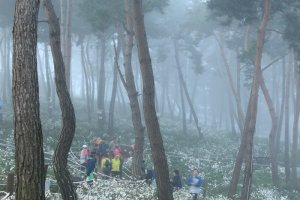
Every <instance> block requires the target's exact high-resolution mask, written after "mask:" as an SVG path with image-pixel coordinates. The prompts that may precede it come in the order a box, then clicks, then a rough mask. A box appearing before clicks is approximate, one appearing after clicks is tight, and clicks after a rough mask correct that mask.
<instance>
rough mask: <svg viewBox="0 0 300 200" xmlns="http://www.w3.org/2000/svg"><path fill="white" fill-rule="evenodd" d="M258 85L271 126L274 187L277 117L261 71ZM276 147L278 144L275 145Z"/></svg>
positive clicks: (276, 183) (276, 171)
mask: <svg viewBox="0 0 300 200" xmlns="http://www.w3.org/2000/svg"><path fill="white" fill-rule="evenodd" d="M260 87H261V90H262V92H263V94H264V97H265V100H266V103H267V106H268V109H269V113H270V116H271V120H272V128H271V131H270V134H269V148H270V157H271V171H272V181H273V184H274V186H275V187H276V188H278V187H279V176H278V161H277V154H276V133H277V129H278V119H277V115H276V112H275V107H274V104H273V101H272V99H271V96H270V94H269V91H268V89H267V86H266V83H265V80H264V77H263V74H262V73H261V77H260ZM277 147H278V146H277Z"/></svg>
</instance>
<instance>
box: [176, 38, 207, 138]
mask: <svg viewBox="0 0 300 200" xmlns="http://www.w3.org/2000/svg"><path fill="white" fill-rule="evenodd" d="M174 49H175V61H176V68H177V72H178V76H179V80H180V85H181V86H182V88H183V91H184V93H185V96H186V99H187V101H188V103H189V106H190V109H191V112H192V114H193V117H194V122H195V125H196V128H197V131H198V134H199V137H200V139H201V140H203V139H204V136H203V134H202V132H201V128H200V127H199V123H198V117H197V114H196V111H195V109H194V106H193V103H192V100H191V98H190V95H189V92H188V90H187V87H186V83H185V81H184V78H183V75H182V71H181V68H180V62H179V55H178V44H177V41H174Z"/></svg>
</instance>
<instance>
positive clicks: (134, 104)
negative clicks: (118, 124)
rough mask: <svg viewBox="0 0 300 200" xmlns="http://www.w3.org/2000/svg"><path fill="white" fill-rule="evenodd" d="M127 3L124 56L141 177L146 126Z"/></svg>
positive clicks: (126, 2) (136, 166)
mask: <svg viewBox="0 0 300 200" xmlns="http://www.w3.org/2000/svg"><path fill="white" fill-rule="evenodd" d="M124 5H125V17H126V23H125V27H126V36H125V42H124V45H125V46H124V49H123V56H124V68H125V79H126V87H125V89H126V91H127V94H128V98H129V102H130V108H131V118H132V124H133V128H134V132H135V141H134V143H135V151H134V152H133V163H132V173H133V176H135V177H137V178H140V177H141V176H142V162H143V152H144V140H145V139H144V138H145V136H144V130H145V128H144V126H143V123H142V117H141V111H140V105H139V101H138V92H137V91H136V86H135V82H134V80H135V79H134V75H133V70H132V64H131V60H132V47H133V36H134V32H133V19H132V17H133V16H132V14H131V13H132V6H133V5H132V1H131V0H124Z"/></svg>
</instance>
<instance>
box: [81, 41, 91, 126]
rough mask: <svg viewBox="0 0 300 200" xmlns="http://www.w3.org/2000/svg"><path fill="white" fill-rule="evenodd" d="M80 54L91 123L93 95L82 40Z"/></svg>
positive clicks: (88, 115)
mask: <svg viewBox="0 0 300 200" xmlns="http://www.w3.org/2000/svg"><path fill="white" fill-rule="evenodd" d="M80 54H81V65H82V69H83V73H84V80H85V88H86V90H85V93H86V106H87V117H88V122H89V123H90V124H91V122H92V116H91V99H90V98H91V95H90V81H89V80H90V78H89V74H88V72H87V64H86V61H85V56H84V47H83V41H81V42H80Z"/></svg>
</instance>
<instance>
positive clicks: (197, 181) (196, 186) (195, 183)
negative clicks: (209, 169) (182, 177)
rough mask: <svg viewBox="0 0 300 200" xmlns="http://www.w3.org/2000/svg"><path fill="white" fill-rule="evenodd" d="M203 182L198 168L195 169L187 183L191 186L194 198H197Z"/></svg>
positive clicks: (194, 199)
mask: <svg viewBox="0 0 300 200" xmlns="http://www.w3.org/2000/svg"><path fill="white" fill-rule="evenodd" d="M202 182H203V181H202V179H201V177H200V176H198V170H197V169H193V171H192V175H191V176H190V177H189V178H188V179H187V184H188V186H190V193H191V195H192V196H193V200H196V199H197V197H198V194H199V193H200V187H201V185H202Z"/></svg>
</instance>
